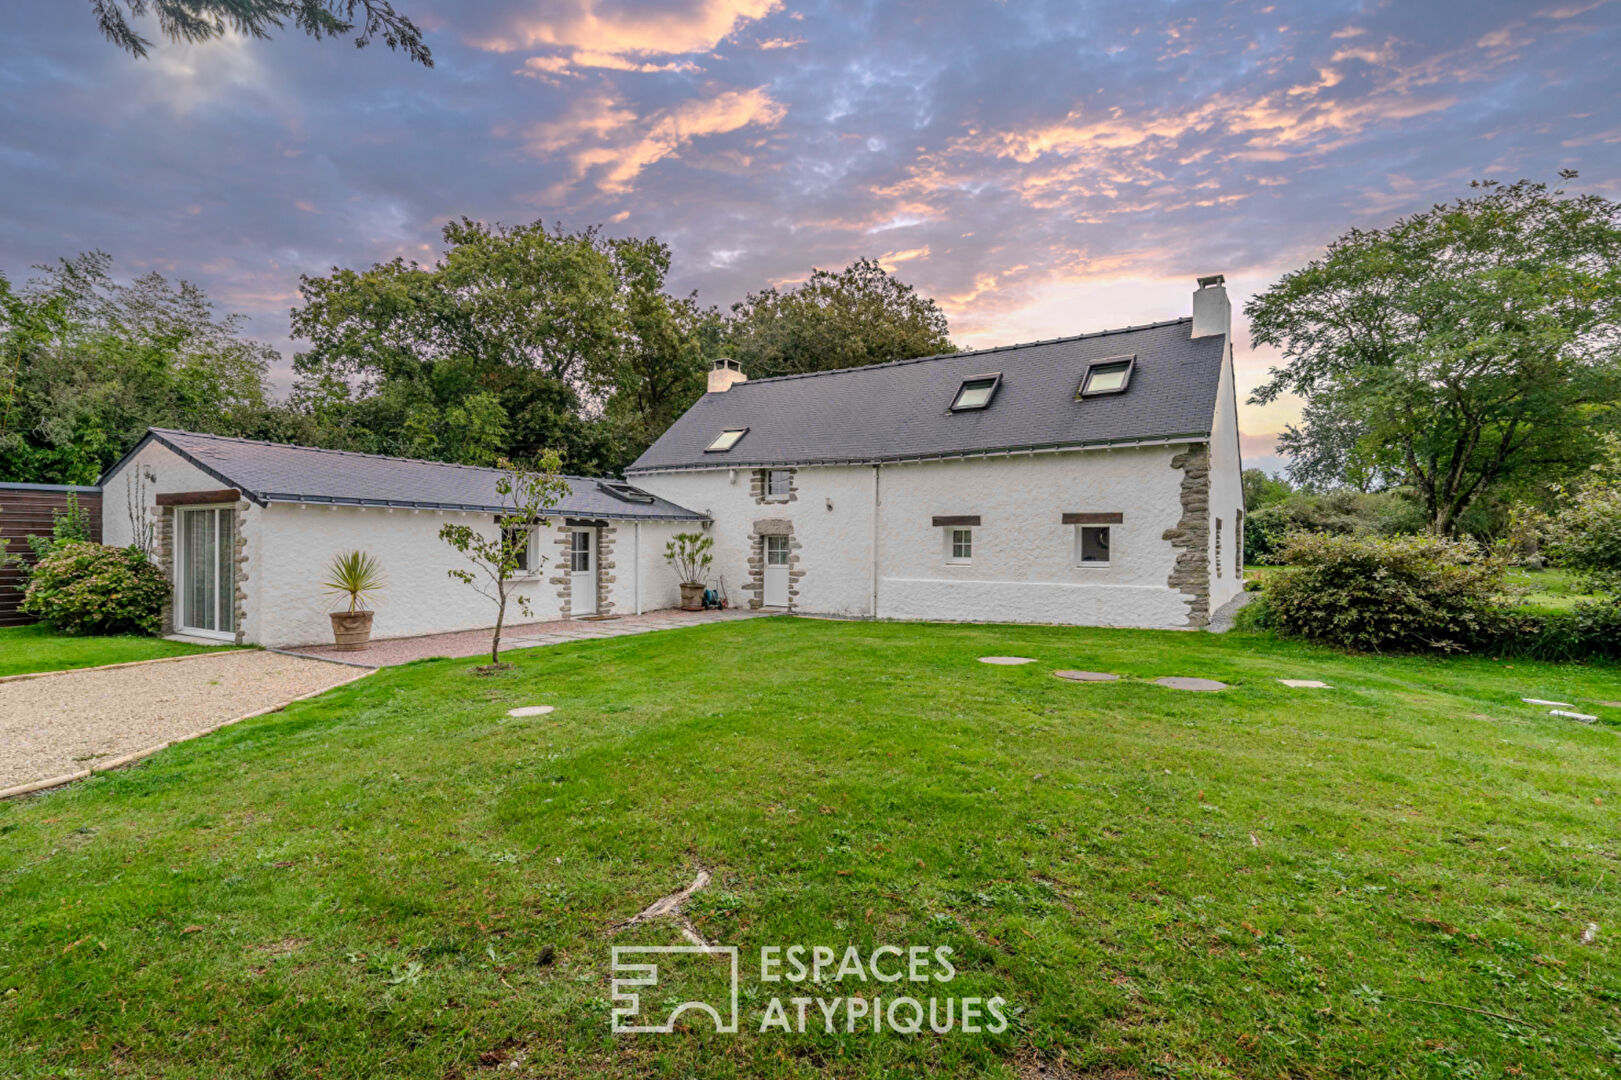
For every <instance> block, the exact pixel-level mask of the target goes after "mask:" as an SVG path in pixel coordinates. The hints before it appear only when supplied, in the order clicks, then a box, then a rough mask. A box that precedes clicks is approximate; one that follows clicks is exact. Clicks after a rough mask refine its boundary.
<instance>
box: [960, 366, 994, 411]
mask: <svg viewBox="0 0 1621 1080" xmlns="http://www.w3.org/2000/svg"><path fill="white" fill-rule="evenodd" d="M1001 383H1002V373H1001V372H1000V371H993V372H992V373H990V374H989V375H970V376H968V378H966V379H964V380H963V381H962V386H960V387H958V388H957V396H956V397H955V398H954V399H952V402H951V411H952V412H969V411H971V410H973V409H983V408H985V406H987V405H989V404H990V403H991V398H993V397H995V396H996V388H997V387H998V386H1000V385H1001Z"/></svg>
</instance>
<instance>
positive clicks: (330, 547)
mask: <svg viewBox="0 0 1621 1080" xmlns="http://www.w3.org/2000/svg"><path fill="white" fill-rule="evenodd" d="M500 475H501V474H500V473H499V472H498V471H497V470H494V469H480V468H473V467H470V466H464V465H448V464H444V463H442V462H433V461H413V460H407V459H403V458H390V457H380V456H376V455H372V454H354V453H346V452H342V451H336V450H317V449H313V448H310V447H303V446H284V445H280V444H276V443H265V442H255V441H252V440H249V439H231V438H225V437H222V436H218V435H198V434H194V433H191V432H184V431H168V430H163V429H158V428H154V429H152V430H150V431H148V432H147V434H146V435H145V436H144V437H143V438H142V439H141V441H140V442H139V443H137V444H136V446H135V447H134V449H132V450H131V451H130V452H129V453H128V454H127V455H125V456H124V458H123V459H122V460H121V461H119V462H118V463H117V464H116V465H114V466H113V467H112V468H111V469H109V470H108V471H107V473H106V475H104V476H103V477H102V479H101V488H102V538H103V541H104V542H105V543H108V544H113V545H117V546H123V545H127V544H130V543H131V542H133V541H134V540H135V539H136V537H135V532H136V530H137V528H138V527H139V526H138V524H137V523H138V522H140V521H142V520H143V519H144V520H145V521H146V522H148V523H149V525H150V529H151V532H152V537H153V538H152V545H151V546H152V548H153V554H154V556H155V557H156V559H157V561H158V562H159V564H160V565H161V566H162V567H163V568H164V570H165V572H166V573H167V574H168V575H169V577H170V580H172V581H173V582H174V595H173V598H172V600H171V602H170V604H169V605H168V606H167V608H166V610H165V612H164V624H165V625H164V630H165V632H166V633H183V634H189V635H195V636H200V637H211V638H218V639H221V640H227V641H236V642H239V643H244V642H246V643H253V644H260V645H271V646H277V645H296V644H311V643H316V642H321V641H329V640H330V639H331V633H332V630H331V625H330V623H329V621H328V618H327V615H328V613H329V612H330V611H332V610H333V602H334V601H333V596H332V594H331V593H329V592H327V591H326V590H323V589H322V587H321V583H322V581H324V580H325V578H326V570H327V567H328V566H329V565H330V564H331V563H332V560H333V558H334V556H336V555H338V554H341V553H343V552H347V551H353V550H356V549H359V550H362V551H366V552H368V553H370V554H371V555H373V556H374V557H375V558H376V559H377V560H378V561H379V562H380V563H381V565H382V570H383V574H384V576H385V577H386V579H387V582H388V584H387V588H386V589H384V591H383V592H382V594H381V596H380V597H379V599H378V603H377V605H376V608H377V616H376V620H375V625H374V628H373V633H374V634H375V635H376V636H377V637H408V636H412V635H416V634H429V633H440V632H447V631H454V630H471V629H479V628H483V627H488V626H493V625H494V624H495V605H494V604H493V603H492V602H491V601H489V600H487V599H486V598H484V597H483V596H481V595H479V594H478V593H476V592H474V591H473V589H472V588H471V587H470V586H468V585H465V584H463V583H461V582H459V581H455V580H453V579H452V578H451V577H450V576H449V574H448V573H447V571H448V570H449V569H450V568H452V567H460V568H471V564H469V563H468V562H467V561H466V559H465V557H464V556H463V555H461V554H460V553H459V552H457V551H455V550H454V549H452V548H451V547H450V546H449V545H448V544H447V543H445V541H443V540H441V539H440V538H439V530H440V528H441V526H443V525H444V524H446V523H449V522H463V523H466V524H469V525H473V526H474V527H475V528H478V529H480V530H482V531H483V532H484V533H485V534H486V535H488V536H492V537H493V536H494V535H495V533H496V530H497V529H498V528H499V525H498V518H499V516H500V515H501V513H502V502H501V498H500V496H499V494H498V493H497V491H496V488H495V484H496V480H497V478H498V477H499V476H500ZM568 482H569V494H568V495H567V496H566V497H565V498H564V499H562V501H561V502H560V503H558V505H557V506H556V507H554V508H553V509H552V510H551V511H549V513H548V517H547V524H546V526H545V527H544V528H537V529H535V530H533V531H532V532H531V536H530V545H529V550H528V558H529V560H530V567H529V571H528V572H527V573H525V574H523V575H521V576H520V577H519V578H518V579H517V580H516V583H515V587H514V592H515V593H516V594H518V595H522V596H525V597H526V598H527V599H528V601H529V608H530V610H531V611H532V612H533V615H534V617H535V618H538V619H555V618H570V617H586V616H595V615H617V614H638V613H641V612H643V611H651V610H655V609H658V608H668V607H674V606H675V605H676V604H678V603H679V602H680V591H679V588H678V583H677V581H676V579H675V575H674V574H673V573H672V572H671V570H670V569H669V567H668V565H667V564H666V563H665V562H664V546H665V543H666V541H667V540H669V538H670V537H671V536H673V535H674V534H676V533H678V532H681V531H683V530H686V531H695V530H697V529H699V528H701V527H702V525H703V519H702V515H700V514H695V513H693V512H692V511H690V510H687V509H685V508H683V507H680V506H675V505H673V504H671V503H669V502H667V501H665V500H663V499H660V498H657V497H655V496H653V495H650V494H647V493H646V492H642V491H639V490H637V489H635V488H632V487H630V486H629V485H627V484H623V483H619V482H616V481H612V480H596V479H587V478H583V477H569V478H568ZM132 500H133V501H135V502H136V503H137V504H138V505H137V506H135V507H134V508H133V510H132V507H131V502H132ZM543 556H544V558H543ZM507 617H508V620H509V621H523V618H524V617H523V615H522V613H521V612H520V611H519V610H518V609H517V606H516V605H513V606H511V607H509V609H508V614H507Z"/></svg>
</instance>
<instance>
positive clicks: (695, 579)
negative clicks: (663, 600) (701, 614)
mask: <svg viewBox="0 0 1621 1080" xmlns="http://www.w3.org/2000/svg"><path fill="white" fill-rule="evenodd" d="M714 546H715V542H714V541H713V540H711V539H710V538H709V537H707V536H704V535H703V534H702V533H676V534H675V536H673V537H671V538H670V542H669V543H668V544H665V545H664V561H665V562H667V563H669V564H670V565H671V566H673V567H675V572H676V574H677V575H679V576H680V578H681V610H683V611H701V610H702V609H703V606H704V587H705V585H706V582H707V580H708V577H709V566H710V564H711V563H713V562H714V561H715V557H714V556H713V555H711V554H710V553H709V549H710V548H712V547H714Z"/></svg>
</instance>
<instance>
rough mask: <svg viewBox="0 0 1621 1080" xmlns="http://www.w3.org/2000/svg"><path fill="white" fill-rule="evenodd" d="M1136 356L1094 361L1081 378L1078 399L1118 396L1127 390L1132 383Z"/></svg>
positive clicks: (1077, 392) (1077, 393)
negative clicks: (1106, 395) (1132, 371)
mask: <svg viewBox="0 0 1621 1080" xmlns="http://www.w3.org/2000/svg"><path fill="white" fill-rule="evenodd" d="M1136 360H1137V358H1136V357H1134V356H1117V357H1112V358H1110V359H1108V360H1097V361H1094V362H1093V363H1092V364H1091V366H1090V367H1088V368H1087V369H1086V374H1085V375H1083V376H1081V388H1080V389H1079V390H1078V391H1076V393H1075V396H1076V397H1077V398H1083V397H1096V396H1098V395H1101V394H1118V393H1121V392H1123V391H1124V390H1125V389H1126V386H1127V384H1129V383H1130V382H1131V369H1132V367H1133V365H1134V364H1135V363H1136Z"/></svg>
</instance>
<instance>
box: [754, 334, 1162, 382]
mask: <svg viewBox="0 0 1621 1080" xmlns="http://www.w3.org/2000/svg"><path fill="white" fill-rule="evenodd" d="M1191 322H1193V316H1191V315H1184V316H1183V317H1182V318H1180V319H1165V320H1162V321H1160V322H1152V323H1143V324H1142V325H1140V326H1120V327H1116V328H1115V329H1113V330H1093V331H1092V332H1090V333H1086V334H1067V335H1065V336H1064V337H1055V338H1041V339H1039V340H1037V341H1019V342H1015V343H1013V344H1011V345H990V346H987V347H986V348H983V349H961V350H959V351H957V352H948V353H934V354H932V355H930V356H913V357H908V358H907V359H905V360H885V361H884V362H882V363H879V364H861V365H859V366H857V367H846V368H830V369H829V370H827V371H800V372H795V373H794V374H792V375H767V376H766V377H764V378H760V379H744V380H743V381H742V382H739V383H733V384H732V387H731V389H730V390H728V391H727V393H734V392H736V391H737V390H738V389H739V388H741V387H746V386H769V385H771V384H773V383H782V382H789V381H791V380H794V379H815V378H820V377H821V376H823V375H844V374H847V373H849V372H852V371H876V370H879V369H882V368H896V367H904V366H906V365H907V364H922V363H926V362H928V361H930V360H960V359H962V358H963V357H965V356H990V355H992V354H994V353H1005V352H1013V351H1014V350H1015V349H1034V348H1036V347H1037V346H1041V345H1063V344H1066V343H1068V342H1071V341H1088V340H1091V339H1092V338H1101V337H1111V336H1113V335H1115V334H1135V333H1137V332H1138V331H1141V330H1163V329H1164V328H1165V327H1167V326H1175V325H1177V324H1178V323H1191ZM743 374H745V375H747V374H748V372H746V371H745V372H744V373H743Z"/></svg>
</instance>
